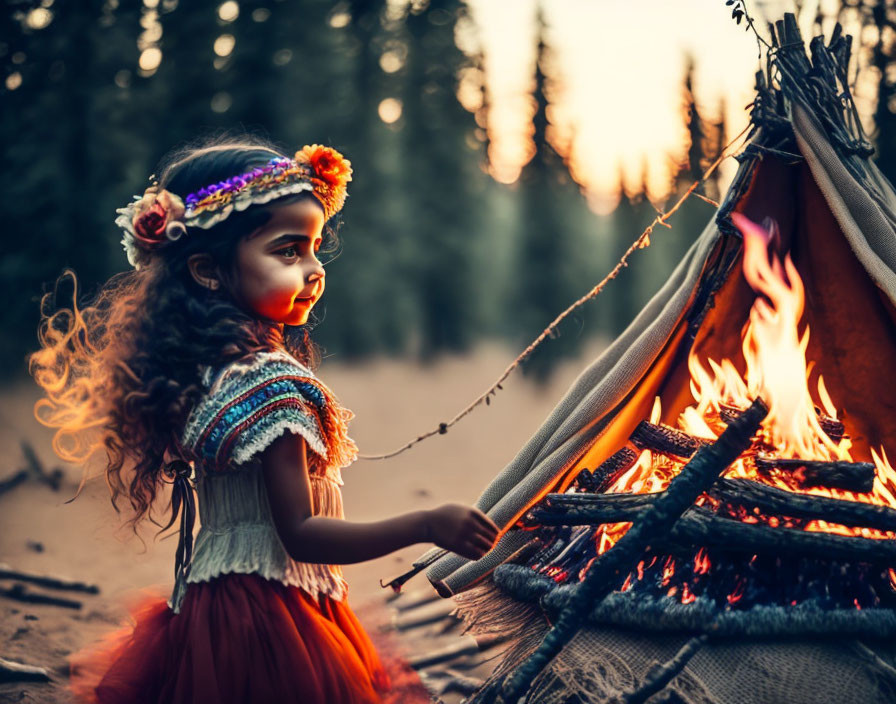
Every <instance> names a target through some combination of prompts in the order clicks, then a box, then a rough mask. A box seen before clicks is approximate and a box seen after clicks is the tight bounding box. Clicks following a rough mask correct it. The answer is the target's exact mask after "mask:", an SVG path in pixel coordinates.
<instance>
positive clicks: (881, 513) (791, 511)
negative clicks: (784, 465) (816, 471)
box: [707, 479, 896, 531]
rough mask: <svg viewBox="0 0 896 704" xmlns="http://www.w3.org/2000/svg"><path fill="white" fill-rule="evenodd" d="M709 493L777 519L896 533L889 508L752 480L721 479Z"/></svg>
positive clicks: (895, 517) (895, 521)
mask: <svg viewBox="0 0 896 704" xmlns="http://www.w3.org/2000/svg"><path fill="white" fill-rule="evenodd" d="M707 493H708V494H709V495H710V496H712V497H713V498H716V499H718V500H719V501H723V502H725V503H728V504H733V505H736V506H751V507H755V508H758V509H760V510H762V511H764V512H769V513H772V514H774V515H778V516H788V517H790V518H807V519H810V520H819V521H827V522H829V523H839V524H841V525H844V526H850V527H854V528H876V529H877V530H884V531H896V510H893V509H892V508H888V507H887V506H877V505H875V504H868V503H864V502H862V501H844V500H841V499H832V498H828V497H825V496H812V495H809V494H798V493H796V492H793V491H786V490H784V489H778V488H776V487H773V486H767V485H765V484H760V483H758V482H754V481H750V480H749V479H721V480H719V481H718V482H717V483H716V485H715V486H714V487H712V488H711V489H710V490H709V491H708V492H707Z"/></svg>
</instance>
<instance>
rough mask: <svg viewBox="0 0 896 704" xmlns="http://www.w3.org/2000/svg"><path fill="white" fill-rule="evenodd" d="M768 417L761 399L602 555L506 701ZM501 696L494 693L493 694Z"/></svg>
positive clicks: (506, 691)
mask: <svg viewBox="0 0 896 704" xmlns="http://www.w3.org/2000/svg"><path fill="white" fill-rule="evenodd" d="M767 414H768V407H767V406H766V405H765V404H764V403H763V402H762V400H761V399H756V401H754V402H753V404H752V405H751V406H750V407H749V408H748V409H747V410H746V411H744V413H743V415H741V416H740V418H738V419H737V420H735V421H733V422H732V423H731V424H730V425H729V426H728V428H727V429H726V430H725V432H723V433H722V434H721V435H720V436H719V439H718V440H716V441H715V442H714V443H713V444H712V445H708V446H706V447H702V448H700V449H699V450H698V451H697V452H696V454H695V455H694V457H693V458H692V459H691V460H690V461H689V462H688V463H687V464H686V465H685V466H684V467H683V468H682V470H681V472H680V473H679V474H678V475H677V476H676V477H675V478H674V479H673V480H672V481H671V483H670V484H669V487H668V488H667V489H666V491H664V492H663V493H662V494H661V495H660V496H658V497H657V498H656V500H655V501H654V503H653V505H652V506H651V507H650V508H649V509H647V510H646V511H645V512H644V515H643V516H642V517H641V518H640V520H638V521H637V522H636V523H634V524H633V525H632V527H631V528H630V529H629V530H628V532H627V533H626V534H625V535H623V536H622V537H621V538H620V539H619V541H618V542H617V543H616V545H614V546H613V548H612V549H611V550H609V551H608V552H605V553H604V554H603V555H601V556H600V557H599V558H598V559H597V561H596V562H595V563H594V564H593V565H592V567H591V569H590V570H589V571H588V573H587V574H586V575H585V579H584V580H583V581H582V582H580V583H579V584H578V585H577V586H576V587H575V590H574V591H573V592H572V594H571V595H570V597H569V599H568V601H567V602H566V604H565V606H564V608H563V610H562V611H561V613H560V615H559V616H558V617H557V619H556V620H555V621H554V624H553V626H552V627H551V630H550V631H548V633H547V635H546V636H545V638H544V640H543V641H542V642H541V645H539V646H538V648H537V650H536V651H535V652H534V653H533V654H532V655H530V656H529V657H528V658H527V659H526V660H525V661H524V662H523V663H522V665H520V667H519V668H518V669H517V670H516V671H515V672H514V673H513V674H511V675H510V676H509V677H508V678H507V679H506V680H505V681H504V682H503V683H502V684H501V685H500V686H501V690H500V697H501V701H503V702H506V704H515V702H516V701H517V699H518V698H519V697H520V696H521V695H522V694H523V692H525V691H526V689H528V687H529V685H530V684H531V683H532V680H534V679H535V677H536V676H537V675H538V673H540V672H541V671H542V670H543V669H544V668H545V667H546V666H547V665H548V663H549V662H550V661H551V660H553V659H554V657H555V656H556V655H557V653H559V652H560V650H562V649H563V647H564V646H565V645H566V644H567V643H568V642H569V640H570V639H571V638H572V637H573V636H574V635H575V634H576V633H577V632H578V630H579V628H580V626H581V625H582V614H583V613H585V612H586V611H587V610H590V609H592V608H594V606H596V605H597V604H599V603H600V602H601V601H602V600H603V599H604V597H606V595H607V594H608V593H609V592H610V591H612V589H613V585H614V584H615V580H614V579H613V578H614V577H615V576H616V575H618V574H619V573H620V572H623V571H626V570H630V569H631V567H632V566H633V565H634V563H635V562H636V561H637V560H638V558H639V557H640V556H641V555H642V554H643V552H644V550H645V549H646V548H647V546H648V545H649V544H650V543H651V542H655V539H656V536H658V535H665V534H666V533H667V532H668V531H669V530H670V529H671V528H672V527H673V526H674V525H675V523H676V521H677V520H678V519H679V518H680V516H681V514H682V513H684V512H685V511H686V510H687V509H688V508H689V507H690V506H692V505H693V503H694V501H696V499H697V497H698V496H700V494H702V493H703V492H704V491H706V489H707V488H709V487H710V486H711V485H712V484H713V483H714V482H715V481H716V479H718V477H719V475H721V474H722V472H724V471H725V470H726V469H727V468H728V466H729V465H730V464H731V463H732V462H734V460H736V459H737V458H738V457H739V456H740V454H741V453H742V452H744V451H745V450H746V449H747V448H748V447H749V446H750V444H751V442H752V437H753V433H755V432H756V431H757V430H758V429H759V425H760V424H761V423H762V420H763V419H764V418H765V416H766V415H767ZM492 694H497V692H496V691H494V690H491V691H490V692H489V695H492Z"/></svg>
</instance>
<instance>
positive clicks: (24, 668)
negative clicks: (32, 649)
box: [0, 658, 50, 682]
mask: <svg viewBox="0 0 896 704" xmlns="http://www.w3.org/2000/svg"><path fill="white" fill-rule="evenodd" d="M49 681H50V672H49V670H47V668H45V667H37V666H35V665H26V664H25V663H22V662H13V661H12V660H6V659H4V658H0V682H49Z"/></svg>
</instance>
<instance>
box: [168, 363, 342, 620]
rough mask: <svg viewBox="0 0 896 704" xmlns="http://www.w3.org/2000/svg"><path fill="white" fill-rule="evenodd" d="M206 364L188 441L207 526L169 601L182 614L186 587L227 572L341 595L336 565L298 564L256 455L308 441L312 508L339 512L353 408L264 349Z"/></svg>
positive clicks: (331, 514) (328, 513)
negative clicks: (288, 441) (294, 439)
mask: <svg viewBox="0 0 896 704" xmlns="http://www.w3.org/2000/svg"><path fill="white" fill-rule="evenodd" d="M213 375H214V370H211V369H209V370H206V373H205V375H204V381H205V385H206V388H207V392H206V394H205V395H204V396H203V397H202V399H201V400H200V402H199V403H198V404H197V405H196V407H195V408H194V409H193V411H192V413H191V414H190V417H189V419H188V421H187V425H186V428H185V431H184V435H183V444H184V447H186V448H189V449H190V450H192V451H193V452H194V453H195V454H196V455H197V457H199V459H198V460H197V461H196V463H195V471H194V478H195V479H194V480H195V485H196V492H197V498H198V508H199V519H200V523H201V527H200V529H199V532H198V534H197V536H196V542H195V546H194V550H193V557H192V561H191V563H190V566H189V570H188V571H187V574H186V576H185V577H184V576H180V577H179V578H178V579H177V581H176V583H175V585H174V592H173V594H172V596H171V599H170V600H169V601H168V605H169V606H170V607H171V609H172V610H173V611H174V612H175V613H177V612H178V611H179V610H180V606H181V603H182V601H183V598H184V595H185V593H186V589H187V585H188V584H191V583H195V582H207V581H209V580H211V579H214V578H215V577H218V576H220V575H223V574H229V573H240V574H259V575H261V576H262V577H264V578H265V579H271V580H276V581H278V582H281V583H282V584H286V585H293V586H297V587H300V588H301V589H304V590H305V591H306V592H308V593H309V594H311V595H314V596H316V595H318V594H325V595H327V596H330V597H332V598H333V599H336V600H339V601H341V600H342V599H344V598H345V596H346V591H347V584H346V582H345V579H344V578H343V576H342V570H341V569H340V568H339V567H338V566H335V565H323V564H308V563H302V562H296V561H295V560H293V559H292V558H291V557H290V556H289V555H288V554H287V552H286V550H285V548H284V547H283V544H282V543H281V541H280V538H279V536H278V535H277V531H276V528H275V526H274V522H273V518H272V516H271V509H270V505H269V503H268V497H267V490H266V488H265V484H264V477H263V474H262V471H261V463H260V461H259V459H258V457H257V455H258V454H259V453H260V452H261V451H262V450H264V449H265V448H266V447H267V446H268V445H270V444H271V443H272V442H273V441H274V440H275V439H276V438H278V437H280V436H281V435H283V433H285V432H294V433H298V434H299V435H301V436H302V437H303V438H304V439H305V441H306V442H307V446H308V448H309V450H310V452H309V453H308V461H309V475H310V477H311V488H312V497H313V501H314V514H315V515H320V516H328V517H332V518H342V517H343V510H342V494H341V492H340V488H339V487H340V486H341V485H342V477H341V474H340V469H341V468H342V467H344V466H346V465H348V464H349V463H351V462H352V461H353V460H354V459H355V457H356V455H357V447H356V446H355V444H354V442H353V441H352V440H351V438H349V437H348V435H347V422H348V420H350V419H351V417H352V413H351V412H350V411H348V410H347V409H345V408H343V407H342V406H340V405H339V403H338V402H337V401H336V399H335V397H334V396H333V394H332V393H331V392H330V391H329V389H327V388H326V387H325V386H324V385H323V384H322V383H321V382H320V381H319V380H318V379H317V378H316V377H315V376H314V374H313V373H312V372H311V370H310V369H308V368H307V367H305V366H304V365H302V364H301V363H299V362H298V361H297V360H296V359H295V358H294V357H292V356H291V355H289V354H287V353H286V352H282V351H276V352H262V353H257V354H255V355H253V356H252V357H250V358H248V359H243V360H241V361H240V362H235V363H232V364H230V365H228V366H226V367H224V368H223V369H222V370H220V371H218V373H217V378H213Z"/></svg>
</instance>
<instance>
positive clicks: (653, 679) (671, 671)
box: [621, 635, 709, 704]
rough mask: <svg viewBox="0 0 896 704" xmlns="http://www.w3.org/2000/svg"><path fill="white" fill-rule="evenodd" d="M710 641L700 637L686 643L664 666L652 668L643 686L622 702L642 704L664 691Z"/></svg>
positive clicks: (625, 695) (627, 694) (629, 694)
mask: <svg viewBox="0 0 896 704" xmlns="http://www.w3.org/2000/svg"><path fill="white" fill-rule="evenodd" d="M708 640H709V636H707V635H699V636H695V637H693V638H691V639H690V640H689V641H688V642H687V643H685V644H684V645H683V646H682V647H681V649H680V650H679V651H678V652H677V653H675V656H674V657H673V658H672V659H671V660H669V662H666V663H664V664H662V665H656V666H654V667H652V668H651V669H650V670H649V671H648V672H647V676H646V677H645V678H644V681H643V682H642V683H641V685H640V686H639V687H638V688H637V689H634V690H633V691H631V692H627V693H626V694H623V695H622V698H621V701H622V702H624V704H642V702H646V701H647V700H648V699H650V697H652V696H653V695H654V694H656V693H657V692H659V691H660V690H661V689H663V688H664V687H665V686H666V685H667V684H669V683H670V682H671V681H672V680H673V679H675V677H676V676H677V675H678V674H679V673H680V672H681V671H682V670H683V669H684V668H685V665H687V664H688V661H689V660H690V659H691V658H692V657H694V655H696V654H697V651H698V650H700V648H702V647H703V646H704V645H706V643H707V641H708Z"/></svg>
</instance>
